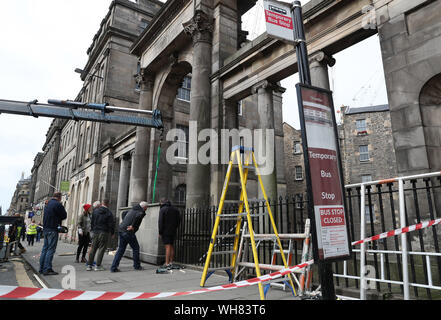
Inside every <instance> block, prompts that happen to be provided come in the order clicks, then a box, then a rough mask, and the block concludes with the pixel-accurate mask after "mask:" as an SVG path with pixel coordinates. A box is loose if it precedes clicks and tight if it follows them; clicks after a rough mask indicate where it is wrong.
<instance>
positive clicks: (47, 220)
mask: <svg viewBox="0 0 441 320" xmlns="http://www.w3.org/2000/svg"><path fill="white" fill-rule="evenodd" d="M66 218H67V213H66V210H65V209H64V207H63V205H62V204H61V193H60V192H55V193H54V195H53V197H52V199H51V200H49V201H48V203H47V205H46V206H45V208H44V216H43V237H44V244H43V249H42V250H41V255H40V270H39V272H40V273H42V274H43V275H45V276H49V275H57V274H58V272H55V271H54V270H53V269H52V260H53V258H54V254H55V250H56V249H57V243H58V227H59V226H61V223H62V221H63V220H64V219H66Z"/></svg>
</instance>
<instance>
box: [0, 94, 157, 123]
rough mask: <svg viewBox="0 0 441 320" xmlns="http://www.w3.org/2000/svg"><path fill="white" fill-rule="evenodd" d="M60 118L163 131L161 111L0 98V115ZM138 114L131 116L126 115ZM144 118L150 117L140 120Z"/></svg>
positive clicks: (82, 103) (106, 105)
mask: <svg viewBox="0 0 441 320" xmlns="http://www.w3.org/2000/svg"><path fill="white" fill-rule="evenodd" d="M1 113H8V114H16V115H23V116H32V117H35V118H38V117H48V118H60V119H67V120H74V121H80V120H84V121H94V122H103V123H108V124H111V123H114V124H126V125H134V126H140V127H149V128H155V129H160V130H162V129H163V128H164V126H163V122H162V116H161V112H160V111H159V110H157V109H155V110H140V109H131V108H121V107H115V106H110V105H108V104H107V103H103V104H98V103H85V102H77V101H70V100H52V99H51V100H48V103H47V104H41V103H38V101H37V100H34V101H31V102H22V101H11V100H2V99H0V114H1ZM133 113H135V114H139V116H132V115H128V114H133ZM144 115H148V116H151V118H148V117H143V116H144Z"/></svg>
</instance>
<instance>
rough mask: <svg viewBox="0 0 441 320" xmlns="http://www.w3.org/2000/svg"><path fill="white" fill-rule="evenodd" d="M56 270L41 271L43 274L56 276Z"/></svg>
mask: <svg viewBox="0 0 441 320" xmlns="http://www.w3.org/2000/svg"><path fill="white" fill-rule="evenodd" d="M57 274H58V272H55V271H54V270H49V271H46V272H44V273H43V275H44V276H56V275H57Z"/></svg>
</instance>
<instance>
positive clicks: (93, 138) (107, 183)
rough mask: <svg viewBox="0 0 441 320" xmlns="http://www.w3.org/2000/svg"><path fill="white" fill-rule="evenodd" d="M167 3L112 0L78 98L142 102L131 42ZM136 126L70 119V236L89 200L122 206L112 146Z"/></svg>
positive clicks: (61, 165) (66, 160) (64, 152)
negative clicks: (131, 51) (110, 150)
mask: <svg viewBox="0 0 441 320" xmlns="http://www.w3.org/2000/svg"><path fill="white" fill-rule="evenodd" d="M161 5H162V3H161V2H159V1H155V0H152V1H150V0H138V1H136V2H133V1H128V0H114V1H112V2H111V4H110V6H109V10H108V13H107V15H106V16H105V18H104V19H103V20H102V22H101V25H100V28H99V30H98V32H97V33H96V34H95V36H94V38H93V41H92V44H91V45H90V47H89V49H88V50H87V54H88V57H89V59H88V61H87V63H86V66H85V67H84V68H83V69H81V70H77V71H79V72H80V73H81V79H82V80H83V81H84V84H83V87H82V89H81V90H80V92H79V93H78V95H77V98H76V101H81V102H89V103H107V104H109V105H113V106H118V107H125V108H137V107H138V101H139V87H138V85H137V82H136V79H135V77H134V75H135V74H136V70H137V65H138V59H137V58H136V57H134V56H132V55H131V54H130V52H129V48H130V46H131V45H132V43H133V41H134V40H135V39H136V38H137V36H138V35H139V34H140V33H141V31H142V30H144V28H145V27H146V26H147V25H148V24H149V22H150V21H151V19H152V17H153V16H154V15H155V13H156V12H157V11H158V10H159V9H160V7H161ZM130 130H131V128H129V126H124V125H109V124H102V123H95V122H89V121H78V122H75V121H72V120H71V121H65V122H64V126H63V129H62V132H61V147H60V161H59V162H58V169H57V173H58V175H57V183H58V185H57V187H59V186H60V184H61V182H62V181H69V192H68V193H66V194H65V196H64V198H63V203H64V204H65V206H66V209H67V212H68V218H67V219H66V225H67V226H68V227H69V233H68V234H67V236H66V237H67V238H69V239H73V240H75V239H76V223H77V218H78V216H79V214H80V213H81V212H82V206H83V204H85V203H93V202H94V201H96V200H100V201H102V200H103V199H104V198H108V199H109V200H110V209H111V210H112V212H116V208H117V197H116V195H115V194H114V192H115V188H114V186H113V189H112V183H113V182H115V180H114V178H115V176H117V174H116V173H117V172H119V167H120V161H119V160H120V158H113V152H110V153H109V151H108V150H109V147H111V146H113V143H114V141H115V139H117V138H118V137H120V136H121V135H124V134H125V133H126V132H127V131H130ZM130 156H131V155H130V150H126V155H125V157H128V158H130ZM116 183H117V181H116ZM112 190H113V191H112ZM112 192H113V193H112Z"/></svg>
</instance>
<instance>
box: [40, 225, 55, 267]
mask: <svg viewBox="0 0 441 320" xmlns="http://www.w3.org/2000/svg"><path fill="white" fill-rule="evenodd" d="M43 237H44V244H43V249H42V250H41V255H40V271H41V272H48V271H50V270H53V269H52V259H53V258H54V254H55V250H56V249H57V243H58V232H57V231H44V232H43Z"/></svg>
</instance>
